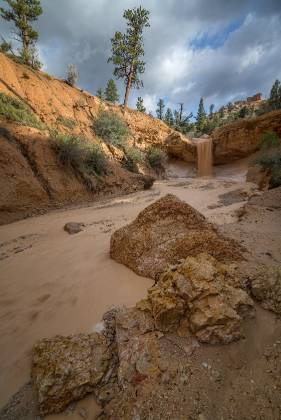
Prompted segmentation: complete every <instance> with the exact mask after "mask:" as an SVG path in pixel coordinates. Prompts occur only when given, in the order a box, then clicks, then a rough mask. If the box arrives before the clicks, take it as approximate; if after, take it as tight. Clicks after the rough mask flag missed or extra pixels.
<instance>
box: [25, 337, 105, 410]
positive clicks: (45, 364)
mask: <svg viewBox="0 0 281 420" xmlns="http://www.w3.org/2000/svg"><path fill="white" fill-rule="evenodd" d="M109 358H110V353H109V350H108V346H107V343H106V339H105V338H104V336H102V335H101V334H97V333H93V334H89V335H87V334H78V335H75V336H69V337H62V336H57V337H54V338H51V339H44V340H41V341H40V342H39V343H37V344H36V345H35V346H34V349H33V366H32V379H33V383H34V387H35V389H36V391H37V393H38V405H39V411H40V414H41V415H46V414H50V413H59V412H60V411H62V410H63V408H65V407H66V406H67V405H68V404H69V403H70V402H72V401H75V400H78V399H80V398H82V397H84V396H85V395H86V394H87V393H89V392H91V391H93V388H94V386H96V385H97V384H98V383H99V382H100V381H101V379H102V378H103V376H104V374H105V373H106V370H107V367H108V363H109Z"/></svg>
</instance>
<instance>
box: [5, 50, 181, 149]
mask: <svg viewBox="0 0 281 420" xmlns="http://www.w3.org/2000/svg"><path fill="white" fill-rule="evenodd" d="M0 92H4V93H6V94H8V95H12V96H15V97H18V98H19V99H21V100H23V101H24V102H26V103H28V105H29V106H30V107H31V108H32V110H33V111H34V112H35V113H36V114H37V115H38V116H39V118H40V119H41V121H43V122H44V123H46V125H48V126H49V127H52V128H56V129H58V130H59V131H61V132H64V133H71V134H80V135H81V134H82V135H84V136H86V137H87V138H95V133H94V131H93V129H92V125H93V120H94V118H95V117H96V116H97V114H98V112H99V110H100V107H101V106H103V108H104V109H105V110H111V111H114V112H116V113H118V114H120V115H121V114H122V117H123V118H124V120H125V121H126V123H127V124H128V127H129V129H130V131H131V133H132V137H131V140H132V142H134V143H135V145H136V146H139V147H142V148H146V147H148V146H149V145H150V144H162V143H163V141H164V140H165V139H166V137H167V136H168V135H169V134H170V133H171V132H172V131H173V130H171V129H170V128H169V127H168V126H167V125H166V124H165V123H163V122H162V121H160V120H157V119H155V118H153V117H150V116H149V115H146V114H144V113H141V112H138V111H135V110H131V109H127V110H126V112H124V113H122V110H121V108H120V107H119V106H117V105H113V104H111V103H109V102H106V101H101V100H100V99H99V98H97V97H95V96H92V95H91V94H90V93H88V92H86V91H83V90H80V89H78V88H75V87H71V86H69V85H68V84H67V83H65V82H64V81H61V80H58V79H55V78H52V77H51V76H49V75H47V74H46V73H43V72H39V71H34V70H32V69H30V68H28V67H27V66H23V65H20V64H16V63H14V62H13V61H12V60H10V59H9V58H8V57H6V56H5V55H4V54H1V53H0ZM65 119H66V120H65ZM67 120H68V123H69V124H70V126H71V127H67ZM71 121H72V122H73V123H72V124H71Z"/></svg>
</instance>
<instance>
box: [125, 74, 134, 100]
mask: <svg viewBox="0 0 281 420" xmlns="http://www.w3.org/2000/svg"><path fill="white" fill-rule="evenodd" d="M132 75H133V71H132V70H131V72H130V74H129V78H128V81H127V85H126V91H125V98H124V108H126V107H127V105H128V99H129V93H130V89H131V83H132Z"/></svg>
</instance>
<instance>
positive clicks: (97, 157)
mask: <svg viewBox="0 0 281 420" xmlns="http://www.w3.org/2000/svg"><path fill="white" fill-rule="evenodd" d="M85 164H86V168H87V169H88V171H89V172H90V173H92V172H94V173H95V174H97V175H106V174H107V170H108V169H107V158H106V156H105V154H104V152H103V150H102V149H101V148H100V146H98V145H97V144H95V145H92V146H91V147H90V148H89V149H88V152H87V155H86V159H85Z"/></svg>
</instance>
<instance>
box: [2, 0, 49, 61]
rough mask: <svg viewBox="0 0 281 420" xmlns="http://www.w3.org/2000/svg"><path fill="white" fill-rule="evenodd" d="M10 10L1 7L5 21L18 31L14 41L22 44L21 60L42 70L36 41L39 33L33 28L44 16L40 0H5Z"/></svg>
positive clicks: (15, 33)
mask: <svg viewBox="0 0 281 420" xmlns="http://www.w3.org/2000/svg"><path fill="white" fill-rule="evenodd" d="M3 1H5V3H7V4H8V6H9V8H8V9H4V8H3V7H0V13H1V16H2V18H3V19H5V20H7V21H8V22H13V23H14V25H15V27H16V30H15V32H14V39H15V41H18V42H20V43H21V49H20V58H21V59H22V61H23V62H24V63H25V64H28V65H30V66H32V67H34V68H40V67H41V63H40V62H39V60H38V58H37V51H36V41H37V40H38V36H39V35H38V32H37V31H36V30H35V29H34V28H33V27H32V25H31V24H32V23H33V22H35V21H36V20H37V19H38V17H39V16H40V15H41V14H42V12H43V10H42V7H41V4H40V0H3Z"/></svg>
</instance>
